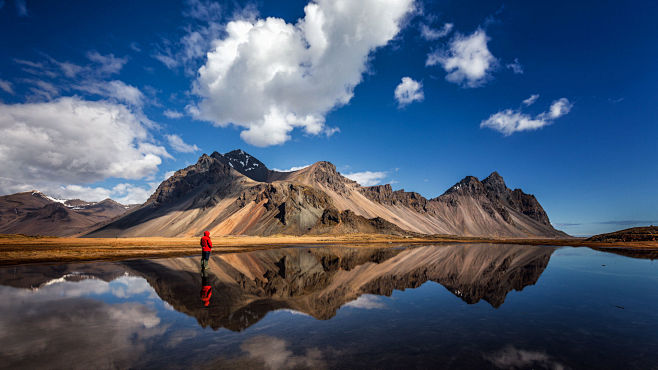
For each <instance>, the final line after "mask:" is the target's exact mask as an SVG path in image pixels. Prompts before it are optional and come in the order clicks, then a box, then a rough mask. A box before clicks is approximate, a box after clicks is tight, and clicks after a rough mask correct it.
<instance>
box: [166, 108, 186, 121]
mask: <svg viewBox="0 0 658 370" xmlns="http://www.w3.org/2000/svg"><path fill="white" fill-rule="evenodd" d="M162 114H164V116H165V117H167V118H171V119H178V118H182V117H183V113H181V112H179V111H175V110H171V109H167V110H165V111H164V112H162Z"/></svg>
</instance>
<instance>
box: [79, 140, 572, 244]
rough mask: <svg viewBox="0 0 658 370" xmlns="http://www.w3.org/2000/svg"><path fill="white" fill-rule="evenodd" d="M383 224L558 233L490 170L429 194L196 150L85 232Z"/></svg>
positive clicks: (351, 229)
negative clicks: (143, 195) (145, 195)
mask: <svg viewBox="0 0 658 370" xmlns="http://www.w3.org/2000/svg"><path fill="white" fill-rule="evenodd" d="M204 230H209V231H210V232H211V234H212V235H225V234H237V235H272V234H279V233H283V234H292V235H301V234H342V233H355V232H363V233H385V234H395V235H405V234H452V235H464V236H501V237H565V236H567V235H566V234H565V233H563V232H561V231H558V230H555V229H554V228H553V227H552V226H551V224H550V221H549V219H548V216H547V214H546V212H545V211H544V209H543V208H542V206H541V205H540V204H539V202H538V201H537V199H536V198H535V197H534V196H533V195H529V194H526V193H524V192H523V191H522V190H520V189H515V190H511V189H509V188H507V186H506V185H505V182H504V180H503V178H502V177H501V176H500V175H499V174H498V173H496V172H494V173H492V174H491V175H490V176H489V177H487V178H486V179H484V180H482V181H479V180H478V179H477V178H475V177H472V176H468V177H466V178H464V179H463V180H461V181H460V182H459V183H457V184H455V185H454V186H453V187H451V188H450V189H448V190H447V191H446V192H445V193H444V194H442V195H441V196H439V197H437V198H434V199H426V198H424V197H423V196H422V195H420V194H418V193H414V192H405V191H404V190H396V191H393V190H392V188H391V186H390V185H379V186H370V187H363V186H360V185H359V184H358V183H357V182H355V181H353V180H350V179H348V178H346V177H344V176H342V175H341V174H340V173H339V172H338V171H336V167H335V166H334V165H333V164H331V163H330V162H317V163H315V164H313V165H311V166H308V167H306V168H303V169H301V170H298V171H294V172H278V171H272V170H270V169H268V168H267V166H265V164H263V163H262V162H261V161H259V160H258V159H256V158H254V157H253V156H251V155H249V154H248V153H246V152H244V151H243V150H234V151H232V152H229V153H226V154H220V153H218V152H214V153H212V154H211V155H206V154H204V155H202V156H201V157H200V158H199V160H198V161H197V163H196V164H194V165H191V166H189V167H186V168H184V169H181V170H179V171H177V172H176V173H174V175H173V176H171V177H170V178H169V179H167V180H165V181H164V182H162V183H161V184H160V186H159V187H158V188H157V190H156V191H155V193H153V195H152V196H151V197H150V198H149V199H148V200H147V201H146V203H144V204H143V205H142V206H140V207H139V208H137V209H136V210H134V211H133V212H130V213H128V214H126V215H124V216H123V217H120V218H119V219H117V220H115V221H113V222H111V223H108V224H107V225H105V226H103V227H101V228H99V229H98V230H95V231H93V232H91V233H90V234H88V236H91V237H139V236H167V237H175V236H196V235H199V234H200V233H202V232H203V231H204Z"/></svg>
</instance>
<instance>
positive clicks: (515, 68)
mask: <svg viewBox="0 0 658 370" xmlns="http://www.w3.org/2000/svg"><path fill="white" fill-rule="evenodd" d="M505 67H507V69H510V70H512V72H514V74H517V75H522V74H523V66H522V65H521V63H519V60H518V59H514V61H513V62H512V63H508V64H507V65H505Z"/></svg>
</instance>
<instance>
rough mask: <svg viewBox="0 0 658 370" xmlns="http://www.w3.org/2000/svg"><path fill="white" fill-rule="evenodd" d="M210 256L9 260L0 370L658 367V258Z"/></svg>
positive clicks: (457, 253)
mask: <svg viewBox="0 0 658 370" xmlns="http://www.w3.org/2000/svg"><path fill="white" fill-rule="evenodd" d="M198 265H199V261H198V258H171V259H157V260H132V261H123V262H112V263H88V264H71V265H38V266H36V265H33V266H19V267H8V268H2V269H0V297H1V298H2V299H1V300H0V358H1V359H2V361H0V367H6V368H84V369H89V368H135V367H137V368H181V367H192V368H204V367H208V368H216V367H223V368H273V369H277V368H314V369H318V368H372V367H377V368H396V369H399V368H409V367H411V368H478V369H482V368H517V369H519V368H546V369H560V368H618V369H628V368H637V369H652V368H658V355H657V354H658V261H655V260H651V259H642V258H630V257H624V256H620V255H616V254H610V253H603V252H598V251H594V250H591V249H588V248H570V247H563V248H552V247H537V246H516V245H463V244H462V245H452V246H426V247H411V248H404V247H400V248H386V249H379V248H349V247H343V248H341V247H321V248H286V249H276V250H266V251H255V252H249V253H240V254H225V255H215V256H213V257H212V260H211V263H210V271H208V272H207V274H205V276H202V275H201V274H200V273H199V270H198ZM203 286H206V287H211V289H212V294H211V296H210V297H209V299H206V300H203V299H202V297H201V295H202V290H204V288H203ZM208 289H209V288H205V290H206V291H207V290H208ZM206 297H207V295H206ZM205 302H207V306H206V305H205Z"/></svg>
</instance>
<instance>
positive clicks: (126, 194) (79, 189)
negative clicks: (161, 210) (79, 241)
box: [40, 182, 159, 204]
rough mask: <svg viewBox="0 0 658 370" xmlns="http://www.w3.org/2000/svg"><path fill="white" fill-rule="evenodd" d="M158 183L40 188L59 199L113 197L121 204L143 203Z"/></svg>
mask: <svg viewBox="0 0 658 370" xmlns="http://www.w3.org/2000/svg"><path fill="white" fill-rule="evenodd" d="M158 185H159V183H156V182H153V183H149V184H148V186H139V185H135V184H131V183H121V184H117V185H115V186H113V187H111V188H104V187H102V186H97V187H91V186H82V185H62V186H53V185H45V186H44V187H41V189H40V190H41V191H42V192H43V193H45V194H48V195H50V196H52V197H54V198H57V199H82V200H86V201H88V202H98V201H101V200H103V199H107V198H111V199H113V200H115V201H117V202H119V203H121V204H141V203H144V202H145V201H146V200H147V199H148V198H149V197H150V196H151V194H153V193H154V192H155V189H156V188H157V186H158Z"/></svg>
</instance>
